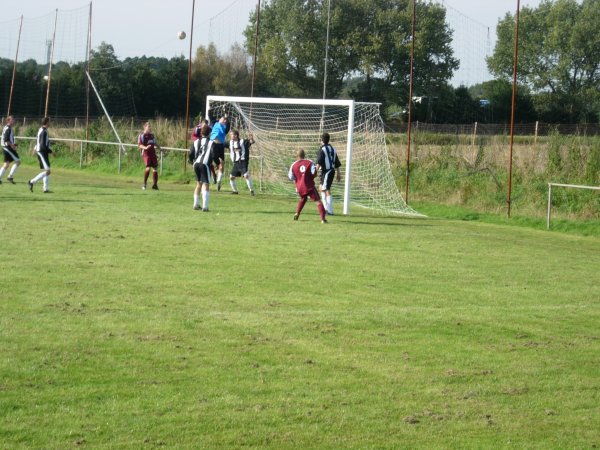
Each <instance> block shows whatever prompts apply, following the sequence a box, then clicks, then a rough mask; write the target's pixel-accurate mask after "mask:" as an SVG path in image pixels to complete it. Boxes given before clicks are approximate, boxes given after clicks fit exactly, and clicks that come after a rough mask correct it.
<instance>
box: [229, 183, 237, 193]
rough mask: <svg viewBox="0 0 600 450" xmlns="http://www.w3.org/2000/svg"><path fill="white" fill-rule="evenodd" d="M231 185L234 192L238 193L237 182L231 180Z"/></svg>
mask: <svg viewBox="0 0 600 450" xmlns="http://www.w3.org/2000/svg"><path fill="white" fill-rule="evenodd" d="M229 184H230V185H231V189H233V192H237V184H236V183H235V180H229Z"/></svg>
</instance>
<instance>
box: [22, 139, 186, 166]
mask: <svg viewBox="0 0 600 450" xmlns="http://www.w3.org/2000/svg"><path fill="white" fill-rule="evenodd" d="M15 138H16V139H19V140H30V141H35V140H36V138H34V137H23V136H15ZM52 142H74V143H78V144H79V148H80V150H79V167H83V144H100V145H114V146H116V147H118V149H117V151H118V157H119V158H118V161H119V162H118V167H119V173H121V156H122V155H123V152H125V147H131V148H135V149H137V148H138V146H137V144H123V143H119V142H108V141H89V140H86V139H61V138H52ZM163 150H169V151H175V152H186V151H187V149H185V148H175V147H160V157H159V161H160V173H161V174H162V169H163Z"/></svg>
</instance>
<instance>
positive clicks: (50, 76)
mask: <svg viewBox="0 0 600 450" xmlns="http://www.w3.org/2000/svg"><path fill="white" fill-rule="evenodd" d="M57 22H58V9H57V10H56V13H55V14H54V33H53V34H52V51H51V52H50V62H49V63H48V85H47V86H46V107H45V108H44V117H48V103H49V102H50V84H51V83H52V62H53V61H54V44H55V43H56V23H57Z"/></svg>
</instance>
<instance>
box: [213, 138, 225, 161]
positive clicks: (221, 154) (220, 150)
mask: <svg viewBox="0 0 600 450" xmlns="http://www.w3.org/2000/svg"><path fill="white" fill-rule="evenodd" d="M212 149H213V161H214V162H215V164H216V165H217V166H218V165H219V164H221V163H223V162H225V145H223V144H219V143H218V142H215V141H213V144H212Z"/></svg>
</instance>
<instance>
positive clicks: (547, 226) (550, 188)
mask: <svg viewBox="0 0 600 450" xmlns="http://www.w3.org/2000/svg"><path fill="white" fill-rule="evenodd" d="M553 186H556V187H566V188H574V189H591V190H594V191H600V186H581V185H578V184H561V183H548V220H547V223H546V228H547V229H548V230H549V229H550V214H551V211H552V187H553Z"/></svg>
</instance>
